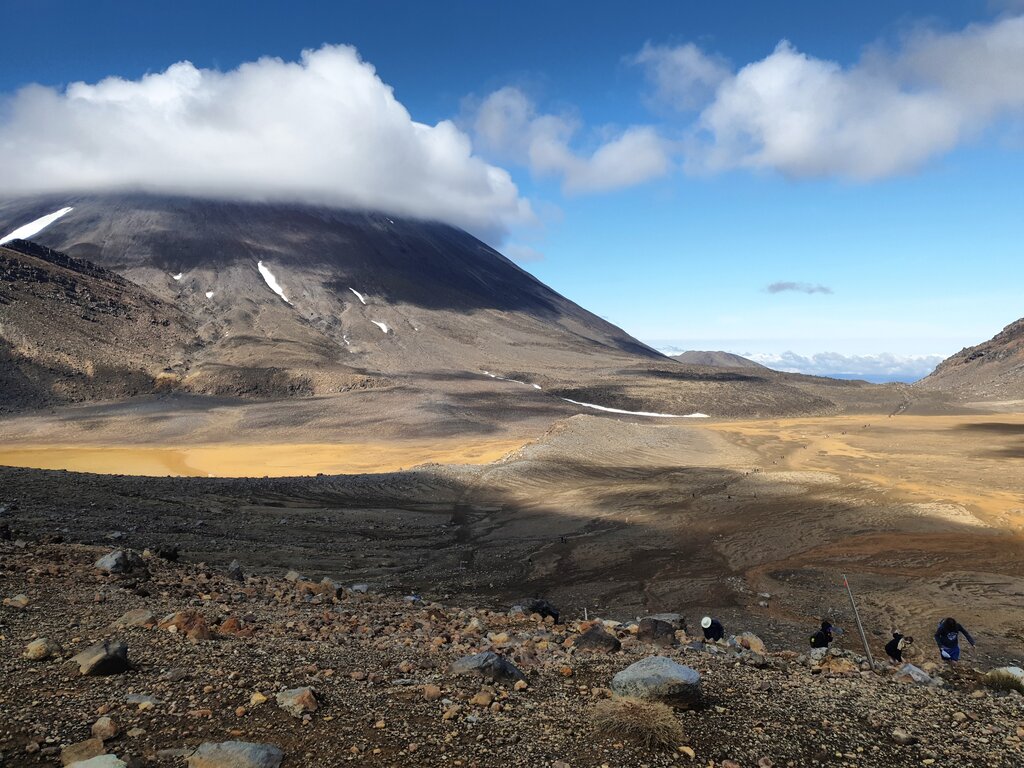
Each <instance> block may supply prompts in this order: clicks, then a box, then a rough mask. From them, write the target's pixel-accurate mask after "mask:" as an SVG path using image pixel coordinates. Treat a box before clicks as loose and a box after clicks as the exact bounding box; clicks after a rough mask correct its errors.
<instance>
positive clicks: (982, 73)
mask: <svg viewBox="0 0 1024 768" xmlns="http://www.w3.org/2000/svg"><path fill="white" fill-rule="evenodd" d="M635 61H636V62H637V63H639V64H640V65H642V66H643V67H645V68H646V71H647V74H648V77H649V79H650V80H651V82H652V84H653V85H654V89H655V94H656V95H657V96H658V97H660V98H661V99H662V100H663V101H665V102H667V103H668V104H670V105H671V106H673V107H676V108H678V109H680V110H687V109H688V110H692V111H695V112H696V113H697V114H696V116H695V118H694V119H693V120H692V122H690V123H689V125H688V129H689V130H690V131H691V133H692V135H693V136H694V140H693V141H692V142H691V144H690V145H689V147H688V150H687V153H686V155H687V156H686V166H687V167H688V168H689V169H690V170H691V171H700V172H720V171H728V170H731V169H737V168H740V169H757V170H761V169H765V170H774V171H779V172H781V173H783V174H784V175H786V176H789V177H793V178H814V177H835V176H837V177H842V178H849V179H856V180H861V181H869V180H873V179H879V178H885V177H889V176H894V175H898V174H902V173H907V172H910V171H914V170H916V169H917V168H919V167H921V166H922V165H923V164H925V163H926V162H927V161H929V160H931V159H932V158H934V157H937V156H940V155H942V154H944V153H946V152H948V151H950V150H952V149H954V148H956V147H958V146H960V145H962V144H964V143H965V142H968V141H971V140H972V139H974V138H976V137H977V136H979V135H980V134H981V133H982V132H984V131H985V130H986V129H988V128H990V127H992V126H993V125H995V124H997V123H998V121H999V120H1001V119H1005V118H1013V119H1019V118H1020V117H1021V115H1022V114H1024V77H1022V76H1021V73H1022V72H1024V16H1007V17H1004V18H1000V19H997V20H995V21H992V22H988V23H978V24H971V25H969V26H967V27H965V28H964V29H961V30H958V31H953V32H935V31H918V32H916V33H914V34H910V35H908V36H907V37H906V38H905V39H904V40H903V41H902V42H901V44H900V45H899V46H898V47H897V48H895V49H886V48H884V47H882V46H877V45H876V46H871V47H869V48H868V49H866V50H865V52H864V54H863V55H862V56H861V58H860V59H859V60H858V61H856V62H854V63H852V64H849V65H842V64H839V63H837V62H834V61H829V60H827V59H821V58H817V57H815V56H813V55H810V54H807V53H804V52H801V51H799V50H797V49H796V48H795V47H794V46H793V45H792V44H790V43H789V42H786V41H782V42H780V43H779V44H778V46H777V47H776V48H775V50H774V51H773V52H772V53H770V54H769V55H768V56H766V57H764V58H762V59H760V60H757V61H752V62H750V63H747V64H745V65H743V66H741V67H739V68H738V69H735V70H730V68H729V67H728V66H726V65H725V63H724V62H723V60H722V59H720V58H719V57H716V56H713V55H710V54H708V53H706V52H704V51H701V50H700V49H698V48H696V47H695V46H694V45H693V44H686V45H683V46H678V47H670V46H661V47H659V46H651V45H648V46H646V47H645V48H644V50H643V51H642V52H641V53H640V54H639V55H638V56H637V57H636V58H635Z"/></svg>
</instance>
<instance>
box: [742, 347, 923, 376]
mask: <svg viewBox="0 0 1024 768" xmlns="http://www.w3.org/2000/svg"><path fill="white" fill-rule="evenodd" d="M741 354H742V353H741ZM743 357H746V358H749V359H751V360H753V361H754V362H757V363H760V364H761V365H764V366H767V367H768V368H774V369H775V370H777V371H787V372H789V373H807V374H811V375H814V376H842V377H851V376H856V377H858V378H865V379H868V380H874V381H882V380H884V381H916V380H917V379H920V378H923V377H924V376H927V375H928V374H929V373H931V372H932V370H934V368H935V366H936V365H938V364H939V363H940V362H942V359H943V357H942V355H894V354H891V353H889V352H881V353H879V354H875V355H843V354H840V353H839V352H818V353H816V354H813V355H799V354H797V353H795V352H782V353H780V354H774V353H766V352H753V353H746V354H743Z"/></svg>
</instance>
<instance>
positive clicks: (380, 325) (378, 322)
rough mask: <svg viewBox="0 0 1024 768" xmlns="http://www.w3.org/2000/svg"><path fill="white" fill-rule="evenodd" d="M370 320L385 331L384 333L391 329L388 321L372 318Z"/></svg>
mask: <svg viewBox="0 0 1024 768" xmlns="http://www.w3.org/2000/svg"><path fill="white" fill-rule="evenodd" d="M370 322H371V323H373V324H374V325H376V326H377V327H378V328H380V329H381V330H382V331H384V333H388V332H389V331H390V330H391V329H390V328H388V324H387V323H382V322H381V321H380V320H371V321H370Z"/></svg>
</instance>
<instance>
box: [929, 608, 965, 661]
mask: <svg viewBox="0 0 1024 768" xmlns="http://www.w3.org/2000/svg"><path fill="white" fill-rule="evenodd" d="M961 634H963V636H964V637H966V638H967V642H968V643H970V644H971V648H973V647H974V638H973V637H971V633H970V632H968V631H967V630H966V629H964V628H963V627H962V626H960V623H959V622H958V621H957V620H956V619H954V618H948V619H943V620H942V621H940V622H939V628H938V629H936V630H935V643H936V644H937V645H938V646H939V655H940V656H941V657H942V660H943V661H948V662H954V661H960V635H961Z"/></svg>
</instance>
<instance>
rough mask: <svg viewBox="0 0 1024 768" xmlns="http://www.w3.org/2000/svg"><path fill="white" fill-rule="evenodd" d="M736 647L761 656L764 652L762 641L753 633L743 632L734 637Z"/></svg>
mask: <svg viewBox="0 0 1024 768" xmlns="http://www.w3.org/2000/svg"><path fill="white" fill-rule="evenodd" d="M736 645H738V646H739V647H740V648H745V649H746V650H748V651H753V652H754V653H759V654H761V655H762V656H763V655H764V654H765V652H766V648H765V646H764V641H763V640H762V639H761V638H760V637H758V636H757V635H755V634H754V633H753V632H743V633H741V634H738V635H736Z"/></svg>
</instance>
